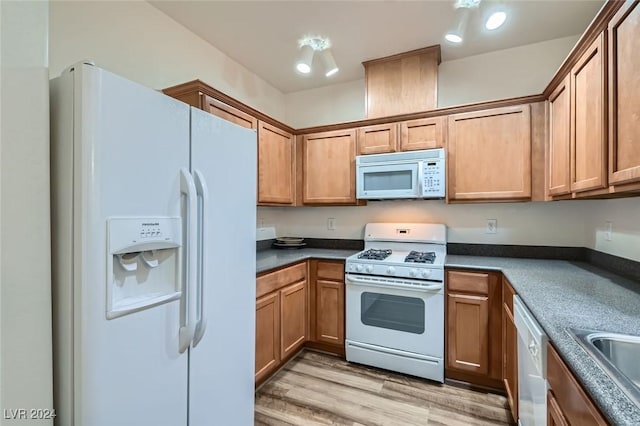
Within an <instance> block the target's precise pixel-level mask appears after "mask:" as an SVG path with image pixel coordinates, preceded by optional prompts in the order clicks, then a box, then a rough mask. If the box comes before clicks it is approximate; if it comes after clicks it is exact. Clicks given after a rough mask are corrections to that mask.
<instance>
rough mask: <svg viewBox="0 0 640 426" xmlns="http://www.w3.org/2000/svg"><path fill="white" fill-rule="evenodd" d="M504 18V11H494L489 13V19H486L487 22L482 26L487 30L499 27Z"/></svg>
mask: <svg viewBox="0 0 640 426" xmlns="http://www.w3.org/2000/svg"><path fill="white" fill-rule="evenodd" d="M506 20H507V14H506V13H505V12H502V11H501V12H494V13H492V14H491V16H489V19H487V22H486V23H485V24H484V26H485V27H486V28H487V29H488V30H495V29H496V28H500V26H502V24H504V21H506Z"/></svg>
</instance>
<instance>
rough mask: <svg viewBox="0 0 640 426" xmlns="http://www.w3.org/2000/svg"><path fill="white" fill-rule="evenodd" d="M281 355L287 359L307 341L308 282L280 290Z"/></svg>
mask: <svg viewBox="0 0 640 426" xmlns="http://www.w3.org/2000/svg"><path fill="white" fill-rule="evenodd" d="M280 339H281V346H280V353H281V358H282V359H285V358H287V357H288V356H289V355H291V354H293V353H295V352H296V351H297V350H298V349H299V348H300V347H301V346H302V344H303V343H304V342H305V340H306V339H307V281H306V280H303V281H299V282H297V283H295V284H291V285H289V286H287V287H285V288H283V289H282V290H280Z"/></svg>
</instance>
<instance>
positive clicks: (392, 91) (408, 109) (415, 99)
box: [362, 45, 440, 118]
mask: <svg viewBox="0 0 640 426" xmlns="http://www.w3.org/2000/svg"><path fill="white" fill-rule="evenodd" d="M439 64H440V45H437V46H431V47H426V48H424V49H418V50H413V51H411V52H405V53H400V54H398V55H393V56H388V57H385V58H379V59H374V60H371V61H367V62H363V63H362V65H363V66H364V74H365V104H366V109H367V118H377V117H387V116H391V115H399V114H407V113H412V112H420V111H428V110H432V109H435V108H436V106H437V103H438V91H437V86H438V65H439Z"/></svg>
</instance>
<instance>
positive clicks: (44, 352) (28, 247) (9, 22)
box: [0, 1, 53, 425]
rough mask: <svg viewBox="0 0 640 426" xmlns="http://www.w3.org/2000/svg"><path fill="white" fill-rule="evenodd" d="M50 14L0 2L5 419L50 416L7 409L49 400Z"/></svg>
mask: <svg viewBox="0 0 640 426" xmlns="http://www.w3.org/2000/svg"><path fill="white" fill-rule="evenodd" d="M48 14H49V4H48V3H47V2H45V1H38V2H36V1H16V2H9V1H1V2H0V40H1V43H2V48H1V49H0V64H1V68H0V91H1V93H2V95H1V97H0V98H1V99H2V100H1V105H0V112H1V113H0V123H1V124H0V236H1V239H0V409H2V410H3V412H2V418H0V424H2V425H14V424H15V425H36V424H37V425H51V424H52V421H51V420H38V419H30V418H29V417H28V416H27V418H26V419H20V418H17V419H10V418H9V419H8V418H6V417H5V416H7V417H11V413H10V412H9V414H7V413H6V412H5V411H4V410H7V411H8V410H9V409H13V410H17V409H20V408H23V409H30V408H41V409H52V408H53V400H52V366H51V365H52V353H51V265H50V258H51V250H50V228H49V81H48V72H47V35H48V22H49V15H48ZM14 413H15V412H14ZM25 414H27V415H28V412H26V413H25Z"/></svg>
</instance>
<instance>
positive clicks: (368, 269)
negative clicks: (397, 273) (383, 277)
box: [365, 265, 373, 274]
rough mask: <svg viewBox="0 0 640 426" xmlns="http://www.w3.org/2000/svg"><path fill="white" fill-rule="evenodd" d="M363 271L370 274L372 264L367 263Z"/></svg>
mask: <svg viewBox="0 0 640 426" xmlns="http://www.w3.org/2000/svg"><path fill="white" fill-rule="evenodd" d="M365 271H366V272H367V274H370V273H372V272H373V265H367V267H366V268H365Z"/></svg>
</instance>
